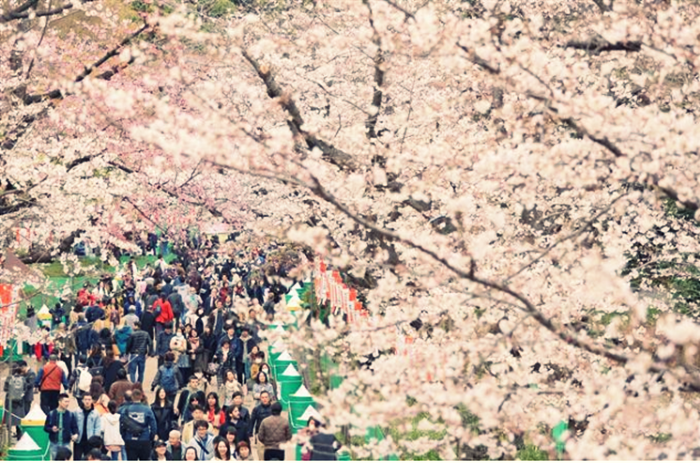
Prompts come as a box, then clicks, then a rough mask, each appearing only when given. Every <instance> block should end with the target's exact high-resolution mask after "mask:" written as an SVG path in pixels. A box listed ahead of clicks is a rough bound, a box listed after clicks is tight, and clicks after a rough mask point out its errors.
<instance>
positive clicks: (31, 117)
mask: <svg viewBox="0 0 700 463" xmlns="http://www.w3.org/2000/svg"><path fill="white" fill-rule="evenodd" d="M48 112H49V111H48V108H44V109H42V110H41V111H39V113H37V114H26V115H24V116H23V117H22V120H21V121H19V123H18V124H17V125H16V126H15V127H13V128H12V129H11V130H9V131H8V132H7V133H6V134H5V138H4V139H3V140H2V143H0V148H2V149H3V150H11V149H12V148H14V147H15V145H16V144H17V142H18V141H19V139H20V138H22V135H24V134H25V133H26V132H27V130H29V128H30V127H31V126H32V124H33V123H34V122H35V121H37V120H38V119H41V118H42V117H44V116H45V115H46V114H48Z"/></svg>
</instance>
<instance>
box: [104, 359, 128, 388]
mask: <svg viewBox="0 0 700 463" xmlns="http://www.w3.org/2000/svg"><path fill="white" fill-rule="evenodd" d="M122 368H125V367H124V363H123V362H122V361H121V360H114V361H113V362H112V363H110V364H109V366H108V367H106V368H105V369H104V384H103V386H104V390H105V391H109V389H110V388H111V387H112V384H114V383H115V382H116V381H117V373H118V372H119V370H121V369H122Z"/></svg>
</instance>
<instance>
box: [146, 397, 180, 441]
mask: <svg viewBox="0 0 700 463" xmlns="http://www.w3.org/2000/svg"><path fill="white" fill-rule="evenodd" d="M151 411H152V412H153V416H155V418H156V425H157V427H158V438H159V439H161V440H164V441H167V440H168V434H170V431H172V430H173V429H174V428H175V426H174V425H173V421H175V412H174V411H173V405H172V404H171V403H169V402H167V401H166V403H165V406H161V404H160V401H157V402H156V403H154V404H153V405H151Z"/></svg>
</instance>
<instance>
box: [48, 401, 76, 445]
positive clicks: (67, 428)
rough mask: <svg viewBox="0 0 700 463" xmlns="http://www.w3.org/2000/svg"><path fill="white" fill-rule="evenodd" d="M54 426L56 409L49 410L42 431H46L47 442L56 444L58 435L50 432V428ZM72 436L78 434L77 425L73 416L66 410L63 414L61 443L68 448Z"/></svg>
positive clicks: (56, 414)
mask: <svg viewBox="0 0 700 463" xmlns="http://www.w3.org/2000/svg"><path fill="white" fill-rule="evenodd" d="M54 426H58V409H56V410H51V412H49V414H48V416H47V417H46V421H45V422H44V431H46V433H47V434H48V435H49V440H50V441H51V442H52V443H54V444H57V443H58V433H57V432H53V431H52V428H53V427H54ZM74 434H78V423H77V422H76V420H75V415H73V413H71V412H69V411H68V410H66V411H65V412H64V413H63V439H62V441H63V442H62V443H63V444H65V445H66V446H67V447H69V446H70V442H71V436H73V435H74Z"/></svg>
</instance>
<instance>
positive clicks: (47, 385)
mask: <svg viewBox="0 0 700 463" xmlns="http://www.w3.org/2000/svg"><path fill="white" fill-rule="evenodd" d="M57 360H58V358H57V357H56V356H55V355H53V354H52V355H50V356H49V362H48V363H47V364H46V365H44V366H43V367H42V368H40V369H39V373H37V375H36V380H35V382H34V386H35V387H36V388H37V389H39V391H40V395H39V398H40V406H41V410H42V411H43V412H44V414H46V415H48V414H49V413H50V412H51V410H55V409H56V408H58V400H59V395H60V394H61V386H63V387H64V389H65V390H66V391H67V390H68V378H67V377H66V375H65V373H64V372H63V369H62V368H61V367H59V366H58V365H57V364H56V361H57Z"/></svg>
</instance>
